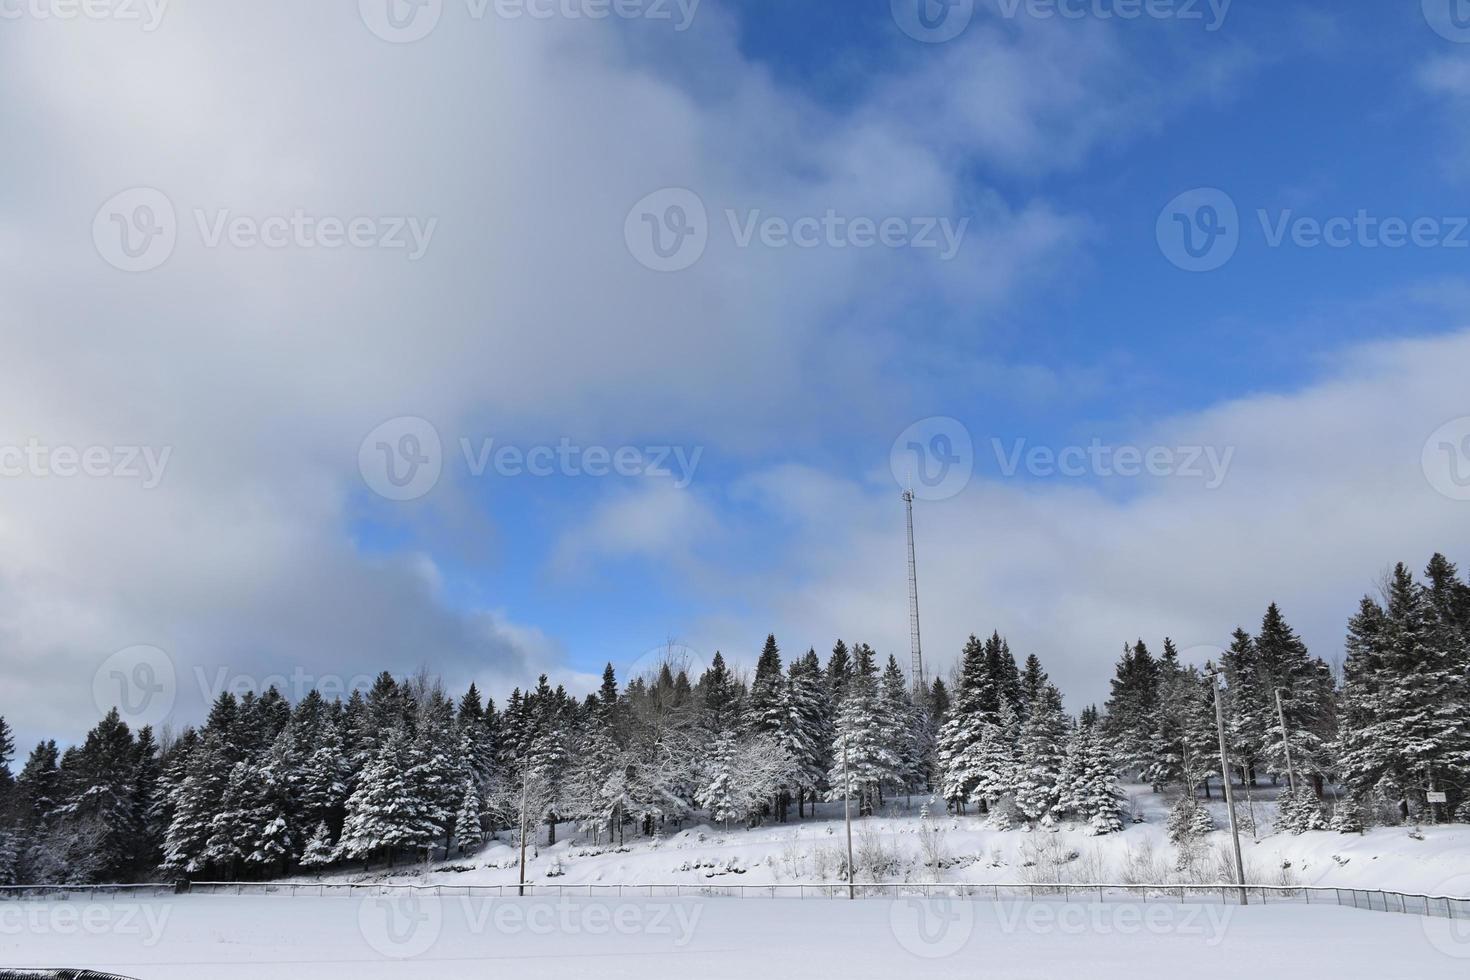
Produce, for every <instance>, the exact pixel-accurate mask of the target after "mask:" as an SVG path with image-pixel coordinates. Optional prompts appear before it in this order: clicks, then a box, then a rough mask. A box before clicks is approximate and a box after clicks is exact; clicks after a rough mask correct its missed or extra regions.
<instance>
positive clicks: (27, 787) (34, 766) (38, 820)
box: [15, 740, 61, 831]
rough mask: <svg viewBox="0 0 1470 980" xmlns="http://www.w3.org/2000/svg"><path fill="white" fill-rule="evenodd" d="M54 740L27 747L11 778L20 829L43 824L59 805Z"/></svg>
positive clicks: (42, 825)
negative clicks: (21, 761) (27, 752)
mask: <svg viewBox="0 0 1470 980" xmlns="http://www.w3.org/2000/svg"><path fill="white" fill-rule="evenodd" d="M59 757H60V756H59V753H58V751H57V748H56V742H55V741H50V740H48V741H45V742H40V743H38V744H37V745H36V747H35V748H34V749H32V750H31V754H30V756H29V757H28V758H27V759H26V764H25V765H24V766H23V767H22V768H21V771H20V776H19V777H17V779H16V781H15V797H16V811H17V812H16V816H17V819H18V820H19V822H20V826H21V828H22V829H23V830H27V831H34V830H37V829H38V828H43V827H45V826H47V825H48V824H49V823H50V821H51V817H52V815H53V814H54V813H55V812H56V809H57V807H59V806H60V805H61V770H60V768H58V766H57V760H58V758H59Z"/></svg>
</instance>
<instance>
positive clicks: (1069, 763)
mask: <svg viewBox="0 0 1470 980" xmlns="http://www.w3.org/2000/svg"><path fill="white" fill-rule="evenodd" d="M1058 784H1059V789H1060V794H1059V799H1058V801H1057V808H1058V809H1059V810H1060V811H1062V812H1066V813H1073V814H1076V815H1077V817H1078V819H1080V820H1083V821H1085V822H1086V823H1087V826H1088V830H1089V832H1090V833H1092V834H1093V835H1095V836H1096V835H1102V834H1113V833H1117V832H1118V831H1121V830H1122V829H1123V820H1122V817H1121V815H1120V814H1121V809H1122V800H1123V794H1122V793H1121V792H1119V790H1118V777H1117V774H1116V773H1114V772H1113V764H1112V760H1111V758H1110V756H1109V752H1108V749H1107V746H1106V745H1105V744H1104V743H1103V740H1102V736H1101V734H1100V733H1099V732H1098V731H1097V729H1096V728H1095V727H1094V726H1091V725H1079V726H1078V727H1077V728H1076V729H1075V730H1074V731H1073V732H1072V735H1071V737H1070V738H1069V739H1068V741H1067V751H1066V758H1065V759H1064V761H1063V764H1062V775H1061V778H1060V779H1059V780H1058Z"/></svg>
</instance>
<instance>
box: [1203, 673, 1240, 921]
mask: <svg viewBox="0 0 1470 980" xmlns="http://www.w3.org/2000/svg"><path fill="white" fill-rule="evenodd" d="M1205 676H1206V677H1208V678H1209V679H1210V686H1211V687H1213V688H1214V689H1215V731H1216V732H1217V733H1218V734H1219V736H1220V776H1221V781H1222V782H1224V784H1225V809H1226V810H1228V811H1229V812H1230V837H1231V839H1232V840H1234V841H1235V884H1236V885H1237V886H1238V887H1239V888H1240V904H1241V905H1245V904H1247V902H1246V897H1245V862H1244V860H1243V859H1242V858H1241V856H1240V828H1239V827H1238V826H1236V823H1235V792H1234V791H1233V790H1232V789H1231V788H1230V757H1229V752H1228V751H1227V749H1226V747H1225V709H1224V708H1223V707H1221V705H1220V673H1219V671H1215V672H1214V673H1210V674H1206V675H1205Z"/></svg>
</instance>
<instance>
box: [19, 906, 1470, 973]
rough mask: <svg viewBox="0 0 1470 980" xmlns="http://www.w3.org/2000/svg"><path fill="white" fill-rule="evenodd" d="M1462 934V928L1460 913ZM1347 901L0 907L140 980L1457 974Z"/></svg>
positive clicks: (1385, 919)
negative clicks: (1262, 968)
mask: <svg viewBox="0 0 1470 980" xmlns="http://www.w3.org/2000/svg"><path fill="white" fill-rule="evenodd" d="M1460 926H1461V929H1462V930H1463V929H1464V927H1465V924H1463V923H1462V924H1460ZM1453 928H1454V926H1453V924H1451V923H1448V922H1443V921H1439V920H1426V919H1421V918H1420V917H1417V916H1405V915H1396V914H1387V913H1376V912H1366V911H1354V910H1351V909H1342V908H1317V907H1311V908H1309V907H1304V906H1271V907H1264V908H1258V907H1252V908H1246V909H1241V908H1237V907H1232V906H1228V905H1193V906H1175V905H1148V906H1139V905H1104V906H1086V905H1080V904H1074V905H1061V904H1056V903H1046V902H1042V903H1025V902H1023V903H1000V904H996V903H991V902H982V901H977V902H927V903H926V902H921V901H919V900H908V899H899V900H892V901H890V900H886V899H861V900H858V901H856V902H849V901H845V900H834V899H807V900H797V899H755V898H752V899H718V898H712V899H692V898H691V899H679V900H664V899H627V900H622V901H620V900H615V899H608V900H588V899H568V900H556V899H523V900H522V899H483V900H481V899H463V898H444V899H429V898H424V899H419V900H418V901H417V902H416V903H415V904H413V905H411V906H410V905H407V904H405V901H404V900H399V899H381V898H377V897H365V898H362V899H357V898H334V897H326V898H315V897H304V896H303V897H284V896H244V897H236V896H230V895H214V896H206V895H190V896H182V897H171V898H164V899H156V900H149V901H145V902H142V903H127V902H115V903H113V902H90V901H81V900H77V901H72V902H41V901H27V902H0V964H3V965H7V966H14V967H32V968H34V967H43V966H49V967H58V966H63V965H64V966H68V967H74V968H90V969H96V970H108V971H114V972H119V973H122V974H124V975H127V976H133V977H138V978H140V980H175V978H178V980H183V978H190V980H194V978H199V977H208V978H221V980H231V978H241V980H245V978H249V980H272V978H278V977H290V978H292V980H299V978H301V977H305V976H311V977H318V978H324V980H337V978H347V977H350V978H353V980H375V978H390V977H391V978H394V980H412V978H429V977H433V978H436V980H438V978H443V977H447V976H515V977H516V978H517V980H537V978H543V977H546V978H550V977H558V978H559V977H585V976H597V977H602V978H613V977H631V976H638V977H651V976H663V975H673V974H675V973H677V975H680V976H691V977H710V978H724V977H740V978H743V980H745V978H750V977H755V976H779V977H785V976H803V975H806V976H810V975H817V976H849V977H878V976H883V977H889V976H936V977H938V976H945V977H953V976H957V975H958V976H968V975H979V974H980V973H981V972H983V975H984V976H986V977H987V978H994V980H1005V978H1035V977H1064V976H1086V977H1088V978H1089V980H1113V978H1118V980H1123V978H1129V980H1132V978H1136V977H1139V976H1143V975H1147V976H1189V977H1193V978H1213V977H1227V976H1237V975H1239V973H1240V971H1241V969H1242V966H1241V964H1242V963H1244V962H1250V963H1256V964H1270V970H1271V972H1272V973H1273V974H1287V973H1289V971H1291V970H1292V969H1293V968H1301V969H1302V970H1303V971H1306V970H1310V971H1311V972H1312V973H1313V974H1314V975H1324V976H1347V977H1367V976H1383V977H1408V976H1412V977H1415V978H1416V980H1437V978H1441V977H1443V978H1450V977H1455V978H1463V977H1464V976H1465V975H1466V970H1467V968H1470V958H1467V957H1470V933H1467V932H1464V931H1461V932H1460V933H1455V932H1454V931H1453Z"/></svg>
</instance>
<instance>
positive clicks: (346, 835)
mask: <svg viewBox="0 0 1470 980" xmlns="http://www.w3.org/2000/svg"><path fill="white" fill-rule="evenodd" d="M410 757H411V752H410V747H409V745H408V738H407V736H406V734H405V733H404V731H403V729H402V727H399V726H395V727H394V728H392V729H390V730H389V731H388V732H387V733H386V734H385V737H384V739H383V744H382V747H381V748H379V749H378V754H377V755H376V756H375V757H374V758H373V761H372V763H371V764H370V765H369V766H368V768H367V769H366V770H365V771H364V772H363V773H362V777H361V779H360V780H359V781H358V786H357V790H356V791H355V792H354V793H353V794H352V797H351V799H349V800H348V801H347V820H346V822H345V823H344V824H343V827H342V838H341V840H340V841H338V853H339V854H340V855H341V856H343V857H347V858H362V859H367V860H371V859H372V858H373V857H375V856H377V855H380V854H382V855H386V856H387V857H388V860H389V862H390V864H391V862H392V860H393V856H394V854H395V853H396V852H398V851H399V850H401V849H404V848H414V849H420V848H427V847H428V846H429V845H430V844H432V843H433V841H434V840H435V838H436V837H438V834H439V827H438V825H437V824H435V823H434V820H433V818H432V816H431V814H430V811H429V808H428V807H427V806H426V805H425V804H424V802H423V800H421V799H420V798H419V797H418V795H417V794H416V792H415V790H416V786H415V785H414V782H415V781H414V779H413V776H412V773H411V771H410V768H411V767H410V764H409V763H410Z"/></svg>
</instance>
